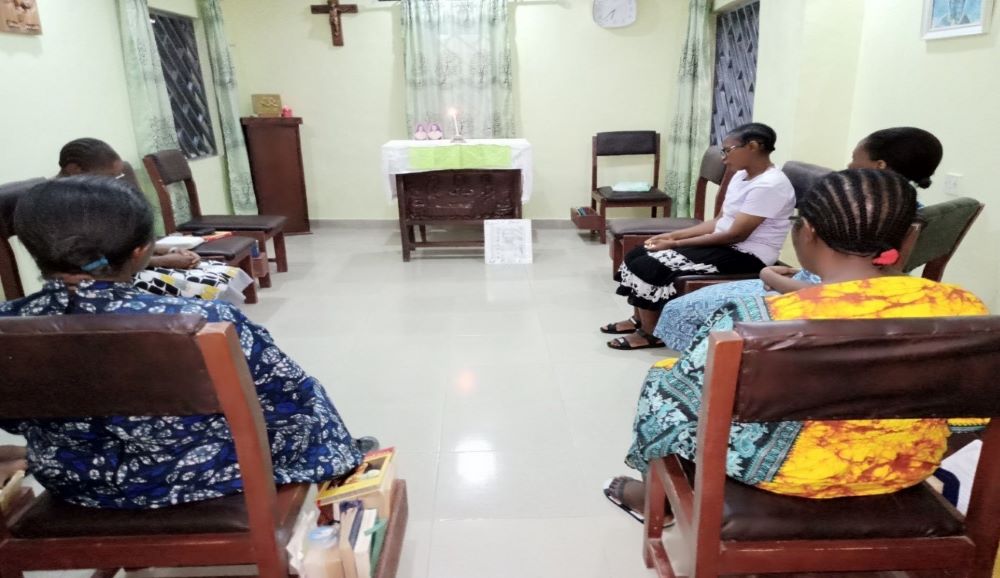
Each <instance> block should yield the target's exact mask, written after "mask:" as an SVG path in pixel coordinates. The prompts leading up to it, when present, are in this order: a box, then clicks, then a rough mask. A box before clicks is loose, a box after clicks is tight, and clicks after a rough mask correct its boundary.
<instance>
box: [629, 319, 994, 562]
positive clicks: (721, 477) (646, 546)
mask: <svg viewBox="0 0 1000 578" xmlns="http://www.w3.org/2000/svg"><path fill="white" fill-rule="evenodd" d="M790 336H792V337H790ZM997 351H1000V317H965V318H962V317H955V318H936V319H935V318H925V319H880V320H828V321H782V322H772V323H738V324H736V327H735V328H734V330H733V331H726V332H718V333H713V334H712V336H711V337H710V342H709V352H708V366H707V368H706V374H705V375H706V377H705V387H704V398H703V402H702V406H701V412H700V415H699V421H698V433H697V436H698V437H697V447H698V449H697V455H696V459H695V462H694V464H692V463H690V462H685V461H682V460H681V459H679V458H678V457H677V456H674V455H671V456H667V457H665V458H660V459H656V460H653V461H652V463H651V464H650V469H649V474H648V478H647V484H646V523H645V533H644V538H643V556H644V559H645V562H646V565H647V566H648V567H651V568H652V567H655V569H656V571H657V573H658V574H659V576H664V577H674V576H675V573H674V570H673V569H672V567H671V561H670V555H669V553H668V552H667V550H666V548H665V547H664V545H663V542H662V539H661V534H662V531H663V520H664V514H665V510H664V505H665V503H666V500H669V503H670V506H671V509H672V510H673V515H674V517H675V519H676V521H677V528H678V529H679V531H680V532H681V534H682V537H683V539H684V540H685V541H684V546H683V547H684V548H685V549H686V551H687V557H688V559H689V560H690V561H691V563H692V567H691V573H690V574H689V575H690V576H695V577H698V578H702V577H707V576H719V575H722V574H745V573H746V574H751V573H775V572H827V571H828V572H860V571H883V570H912V571H923V572H924V573H923V574H922V575H924V576H945V575H952V574H946V572H947V571H954V572H956V574H954V575H961V576H977V577H988V576H989V575H990V571H991V569H992V567H993V559H994V556H995V555H996V552H997V544H998V542H1000V524H997V522H996V521H997V519H1000V490H998V488H1000V424H997V420H996V419H995V418H996V416H1000V382H997V380H996V376H997V375H998V374H1000V355H997V354H996V352H997ZM789 388H791V389H789ZM792 389H794V393H791V391H792ZM947 416H956V417H957V416H961V417H990V418H994V419H993V422H992V424H991V425H990V426H989V428H988V429H987V431H986V432H985V434H984V435H983V442H984V445H983V448H982V457H981V458H980V461H979V468H978V470H977V472H976V478H975V484H974V487H973V488H972V499H971V501H970V503H969V510H968V515H967V516H965V517H964V518H963V516H962V515H961V514H960V513H958V511H957V510H955V509H954V508H953V507H952V506H951V505H950V504H949V503H947V501H945V500H944V498H943V497H942V496H941V495H940V494H938V493H937V492H935V491H934V490H933V489H931V488H930V487H929V486H928V485H927V484H925V483H922V484H919V485H917V486H914V487H911V488H908V489H905V490H901V491H898V492H895V493H892V494H886V495H881V496H865V497H851V498H837V499H829V500H811V499H808V498H797V497H791V496H782V495H779V494H774V493H770V492H766V491H764V490H760V489H757V488H754V487H751V486H747V485H744V484H741V483H739V482H736V481H734V480H732V479H728V478H727V477H726V458H727V449H728V442H729V430H730V424H731V423H732V422H734V421H737V422H744V423H745V422H774V421H782V420H806V419H808V420H845V419H879V418H924V417H947Z"/></svg>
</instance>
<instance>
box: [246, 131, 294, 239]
mask: <svg viewBox="0 0 1000 578" xmlns="http://www.w3.org/2000/svg"><path fill="white" fill-rule="evenodd" d="M241 121H242V123H243V136H244V137H245V138H246V143H247V153H248V155H249V157H250V174H251V175H252V176H253V187H254V190H255V191H256V193H257V212H259V213H260V214H261V215H283V216H285V217H287V218H288V222H287V223H286V225H285V233H292V234H294V233H308V232H309V204H308V202H307V201H306V180H305V175H304V174H303V172H302V144H301V141H300V139H299V125H300V124H302V119H301V118H296V117H291V118H259V117H245V118H243V119H241Z"/></svg>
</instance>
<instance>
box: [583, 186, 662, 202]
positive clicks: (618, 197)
mask: <svg viewBox="0 0 1000 578" xmlns="http://www.w3.org/2000/svg"><path fill="white" fill-rule="evenodd" d="M597 192H598V194H600V195H601V196H602V197H604V198H605V199H608V200H609V201H657V200H661V201H665V200H667V199H669V198H670V196H669V195H667V193H664V192H663V191H661V190H660V189H656V188H650V189H649V190H648V191H616V190H614V189H612V188H611V187H598V188H597Z"/></svg>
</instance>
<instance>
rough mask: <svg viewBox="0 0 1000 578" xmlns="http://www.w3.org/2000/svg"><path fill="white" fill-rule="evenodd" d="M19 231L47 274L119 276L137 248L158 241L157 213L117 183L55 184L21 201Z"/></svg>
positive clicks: (81, 179) (80, 179) (79, 180)
mask: <svg viewBox="0 0 1000 578" xmlns="http://www.w3.org/2000/svg"><path fill="white" fill-rule="evenodd" d="M14 232H15V233H17V236H18V238H19V239H20V240H21V242H22V243H24V246H25V247H26V248H27V249H28V251H29V252H30V253H31V256H32V257H33V258H34V259H35V262H36V263H37V264H38V268H39V269H41V271H42V273H44V274H46V275H51V274H54V273H72V274H78V273H88V274H92V275H95V276H96V275H115V274H117V273H119V272H120V271H121V270H122V267H123V266H124V265H125V263H126V262H127V261H128V259H129V257H130V256H131V255H132V251H134V250H135V248H136V247H140V246H142V245H145V244H147V243H149V242H151V241H152V240H153V210H152V208H151V207H150V206H149V201H147V200H146V199H145V197H143V196H142V195H141V194H140V193H138V192H136V191H135V190H133V189H132V188H131V187H129V186H128V185H127V184H126V183H122V182H120V181H119V180H117V179H113V178H110V177H99V176H75V177H67V178H63V179H53V180H50V181H46V182H44V183H41V184H39V185H37V186H36V187H34V188H32V189H31V191H29V192H28V193H27V194H26V195H25V196H24V197H23V198H21V199H20V200H19V201H18V203H17V209H16V210H15V211H14ZM104 261H107V264H102V263H103V262H104ZM95 264H99V265H97V266H95Z"/></svg>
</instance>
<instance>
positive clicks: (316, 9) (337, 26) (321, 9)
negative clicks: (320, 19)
mask: <svg viewBox="0 0 1000 578" xmlns="http://www.w3.org/2000/svg"><path fill="white" fill-rule="evenodd" d="M309 8H310V9H311V10H312V13H313V14H329V15H330V32H332V33H333V45H334V46H343V45H344V29H343V28H342V27H341V23H340V15H341V13H347V14H357V13H358V5H357V4H341V3H340V0H327V1H326V4H313V5H312V6H310V7H309Z"/></svg>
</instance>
